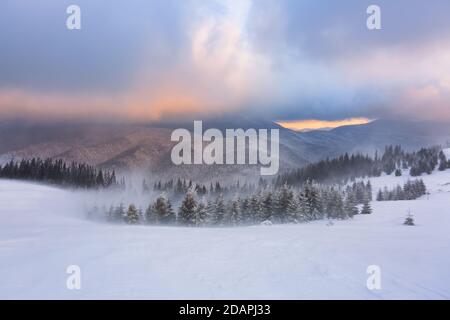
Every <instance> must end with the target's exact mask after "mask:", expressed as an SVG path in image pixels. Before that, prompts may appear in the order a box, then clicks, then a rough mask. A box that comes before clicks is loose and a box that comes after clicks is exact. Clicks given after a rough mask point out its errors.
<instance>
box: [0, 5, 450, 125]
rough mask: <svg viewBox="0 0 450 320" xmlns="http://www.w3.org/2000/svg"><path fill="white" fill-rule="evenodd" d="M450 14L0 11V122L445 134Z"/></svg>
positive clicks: (228, 8)
mask: <svg viewBox="0 0 450 320" xmlns="http://www.w3.org/2000/svg"><path fill="white" fill-rule="evenodd" d="M71 4H77V5H79V6H80V8H81V30H68V29H67V28H66V19H67V17H68V14H67V13H66V8H67V7H68V6H69V5H71ZM370 4H377V5H379V6H380V8H381V19H382V29H381V30H372V31H371V30H368V29H367V27H366V19H367V17H368V14H367V13H366V10H367V7H368V6H369V5H370ZM449 14H450V1H448V0H431V1H420V0H383V1H381V0H375V1H374V0H371V1H365V0H345V1H335V0H321V1H318V0H161V1H160V0H70V1H65V0H59V1H55V0H40V1H29V0H2V1H1V4H0V43H1V47H0V118H7V117H31V118H36V117H42V118H45V119H48V118H70V119H78V118H86V117H89V118H104V119H109V118H112V119H129V120H143V119H148V120H159V119H165V118H172V117H185V116H186V115H193V114H194V115H196V116H197V117H200V116H201V115H216V114H222V113H224V112H225V113H229V112H238V113H241V114H245V115H259V116H261V115H263V116H264V117H267V118H270V119H274V120H286V121H294V122H295V121H299V120H305V119H314V120H327V121H332V120H340V121H342V120H344V119H349V118H363V119H365V118H369V119H374V118H396V117H401V118H411V119H419V120H449V121H450V18H449ZM329 124H330V123H329V122H328V123H327V125H329Z"/></svg>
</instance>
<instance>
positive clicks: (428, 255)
mask: <svg viewBox="0 0 450 320" xmlns="http://www.w3.org/2000/svg"><path fill="white" fill-rule="evenodd" d="M390 179H392V180H393V181H391V182H392V185H395V184H397V181H399V180H400V179H406V177H402V178H394V177H380V178H376V179H373V181H372V183H373V185H374V186H375V185H381V184H384V183H387V182H389V181H390ZM424 179H425V183H426V184H427V187H428V188H429V189H430V190H431V191H432V194H431V195H430V196H428V197H424V198H422V199H419V200H415V201H397V202H379V203H377V202H374V203H373V204H372V205H373V208H374V213H373V214H372V215H370V216H357V217H355V219H353V221H337V222H335V224H334V225H332V226H327V223H326V222H325V221H321V222H316V223H311V224H303V225H282V226H271V227H266V226H260V227H243V228H224V229H193V228H171V227H146V226H137V227H132V226H114V225H104V224H99V223H93V222H89V221H86V220H84V219H83V218H82V216H80V212H81V211H82V208H81V207H82V204H81V203H82V201H80V197H81V195H78V194H74V193H71V192H69V191H62V190H58V189H54V188H50V187H46V186H39V185H34V184H28V183H22V182H12V181H5V180H0V277H1V281H0V298H3V299H12V298H26V299H28V298H38V299H45V298H57V299H82V298H83V299H94V298H100V299H102V298H113V299H114V298H138V299H140V298H148V299H156V298H158V299H165V298H173V299H203V298H204V299H209V298H211V299H221V298H223V299H228V298H234V299H236V298H237V299H302V298H318V299H337V298H344V299H348V298H355V299H394V298H406V299H413V298H418V299H431V298H437V299H445V298H447V299H448V298H450V272H449V271H448V270H450V255H449V252H450V232H449V229H450V209H449V207H450V192H449V191H450V171H447V172H444V173H434V174H433V175H431V176H428V177H424ZM409 209H410V210H411V212H412V213H413V214H414V217H415V222H416V223H417V226H415V227H406V226H403V225H402V223H403V221H404V218H405V216H406V214H407V211H408V210H409ZM69 265H78V266H80V268H81V290H74V291H72V290H69V289H67V288H66V280H67V277H68V274H66V268H67V266H69ZM369 265H378V266H379V267H380V268H381V272H382V273H381V281H382V282H381V285H382V288H381V290H375V291H370V290H369V289H367V287H366V280H367V277H368V275H367V274H366V270H367V267H368V266H369Z"/></svg>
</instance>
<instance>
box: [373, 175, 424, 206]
mask: <svg viewBox="0 0 450 320" xmlns="http://www.w3.org/2000/svg"><path fill="white" fill-rule="evenodd" d="M426 193H427V188H426V186H425V183H424V182H423V180H422V179H417V180H414V181H410V180H408V181H407V182H406V183H405V184H404V185H403V187H401V186H400V185H397V186H396V187H395V188H393V189H392V190H388V188H387V187H385V188H384V189H383V190H381V189H380V190H379V191H378V193H377V201H396V200H415V199H417V198H420V197H421V196H423V195H425V194H426Z"/></svg>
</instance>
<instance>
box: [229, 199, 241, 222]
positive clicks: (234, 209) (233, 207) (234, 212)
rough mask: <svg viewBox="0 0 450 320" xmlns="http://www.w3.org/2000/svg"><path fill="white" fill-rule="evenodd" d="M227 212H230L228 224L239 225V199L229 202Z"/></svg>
mask: <svg viewBox="0 0 450 320" xmlns="http://www.w3.org/2000/svg"><path fill="white" fill-rule="evenodd" d="M229 211H230V223H231V224H232V225H239V224H240V223H241V220H242V216H241V207H240V200H239V198H238V199H235V200H232V201H231V203H230V209H229Z"/></svg>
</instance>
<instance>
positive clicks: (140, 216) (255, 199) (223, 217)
mask: <svg viewBox="0 0 450 320" xmlns="http://www.w3.org/2000/svg"><path fill="white" fill-rule="evenodd" d="M371 199H372V194H371V186H370V183H369V182H368V183H367V184H364V183H359V184H355V185H354V186H353V187H350V188H347V189H346V190H342V188H339V187H335V186H326V185H320V184H317V183H313V182H311V181H308V182H307V183H305V184H304V185H303V186H302V187H301V188H298V189H294V188H291V187H289V186H288V185H284V186H282V187H281V188H267V189H265V190H261V191H258V192H255V193H253V194H249V195H247V196H240V197H231V198H226V197H224V195H223V194H219V195H218V196H216V197H205V196H200V195H199V194H198V193H197V191H196V189H195V187H191V188H190V189H189V190H188V191H187V192H186V194H185V195H184V197H183V199H182V200H181V202H180V204H179V206H178V208H177V210H175V209H174V208H173V206H172V203H171V201H170V200H169V199H168V198H167V196H165V195H161V196H159V197H158V198H157V199H156V200H155V201H153V202H152V203H150V204H149V205H148V207H147V208H146V209H145V210H143V209H142V208H138V207H137V206H136V205H135V204H129V205H128V206H127V207H126V206H125V205H124V204H122V203H121V204H119V205H118V206H110V208H109V209H106V208H102V209H99V208H94V209H92V210H90V212H89V216H90V217H91V218H98V217H100V218H102V219H105V220H107V221H109V222H114V223H127V224H150V225H181V226H198V227H200V226H236V225H254V224H261V223H263V224H272V223H276V224H283V223H301V222H308V221H314V220H321V219H340V220H344V219H349V218H352V217H353V216H355V215H357V214H371V213H372V209H371V206H370V200H371ZM360 203H361V204H362V208H361V209H359V208H358V204H360Z"/></svg>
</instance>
